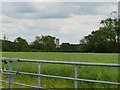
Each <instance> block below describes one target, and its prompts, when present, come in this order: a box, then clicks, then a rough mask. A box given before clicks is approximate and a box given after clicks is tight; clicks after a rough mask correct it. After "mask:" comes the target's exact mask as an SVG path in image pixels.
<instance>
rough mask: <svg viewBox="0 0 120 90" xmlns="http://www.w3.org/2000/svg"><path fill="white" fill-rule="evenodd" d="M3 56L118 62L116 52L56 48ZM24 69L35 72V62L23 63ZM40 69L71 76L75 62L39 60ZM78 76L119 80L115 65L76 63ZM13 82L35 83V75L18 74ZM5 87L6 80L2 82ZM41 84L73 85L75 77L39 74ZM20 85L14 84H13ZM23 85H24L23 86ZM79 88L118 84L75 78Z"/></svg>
mask: <svg viewBox="0 0 120 90" xmlns="http://www.w3.org/2000/svg"><path fill="white" fill-rule="evenodd" d="M2 57H8V58H21V59H33V60H34V59H36V60H51V61H69V62H92V63H113V64H118V54H115V53H113V54H105V53H60V52H59V53H57V52H2ZM16 65H17V64H16V63H13V70H16V68H17V67H16ZM22 71H23V72H30V73H38V63H30V62H25V63H23V69H22ZM41 73H42V74H46V75H56V76H64V77H65V76H66V77H74V66H72V65H59V64H46V63H42V64H41ZM5 77H6V76H5V75H2V78H3V79H5ZM78 78H81V79H90V80H92V79H93V80H100V81H111V82H118V68H116V67H100V66H78ZM14 81H15V82H18V83H24V84H29V85H34V86H37V85H38V77H36V76H28V75H22V74H20V75H17V76H15V79H14ZM3 86H4V87H7V84H5V83H3ZM41 86H42V87H44V88H74V81H72V80H64V79H55V78H47V77H41ZM20 87H22V86H18V85H13V88H20ZM23 88H25V87H23ZM78 88H117V86H116V85H109V84H100V83H90V82H83V81H78Z"/></svg>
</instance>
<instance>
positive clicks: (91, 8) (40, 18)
mask: <svg viewBox="0 0 120 90" xmlns="http://www.w3.org/2000/svg"><path fill="white" fill-rule="evenodd" d="M117 9H118V5H117V2H116V3H112V2H111V3H106V2H103V3H101V2H96V3H95V2H84V3H83V2H76V3H74V2H71V3H70V2H63V3H62V2H56V3H55V2H54V3H53V2H48V3H42V2H35V3H33V2H22V3H21V2H17V3H15V2H4V3H2V13H0V17H1V16H2V18H0V23H2V33H3V35H4V34H5V35H6V36H7V37H8V38H9V40H11V41H13V40H14V39H15V38H17V37H18V36H21V37H22V38H25V39H26V40H27V41H28V42H29V43H30V42H32V41H34V39H35V36H41V35H51V36H54V37H56V38H59V39H60V43H62V42H70V43H79V40H80V39H82V38H83V37H84V36H86V35H88V34H90V33H91V32H92V31H95V30H97V29H98V28H99V27H100V21H101V20H102V19H106V18H108V17H111V15H110V13H111V12H112V11H117ZM113 16H115V15H113Z"/></svg>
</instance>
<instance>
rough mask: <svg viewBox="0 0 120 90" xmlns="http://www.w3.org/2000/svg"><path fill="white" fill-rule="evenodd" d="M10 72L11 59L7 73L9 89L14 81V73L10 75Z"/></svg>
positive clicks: (10, 89)
mask: <svg viewBox="0 0 120 90" xmlns="http://www.w3.org/2000/svg"><path fill="white" fill-rule="evenodd" d="M11 72H12V61H9V74H8V77H9V78H8V85H9V90H12V83H13V82H14V75H11V74H10V73H11Z"/></svg>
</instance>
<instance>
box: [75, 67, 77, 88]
mask: <svg viewBox="0 0 120 90" xmlns="http://www.w3.org/2000/svg"><path fill="white" fill-rule="evenodd" d="M76 79H77V65H75V90H77V80H76Z"/></svg>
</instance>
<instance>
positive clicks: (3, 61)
mask: <svg viewBox="0 0 120 90" xmlns="http://www.w3.org/2000/svg"><path fill="white" fill-rule="evenodd" d="M0 59H1V72H2V73H3V74H7V77H8V79H7V80H6V81H3V80H0V82H6V83H8V88H9V89H10V90H11V89H12V84H15V85H21V86H26V87H32V88H38V89H45V88H43V87H41V80H40V77H51V78H59V79H68V80H74V81H75V83H74V88H75V89H77V81H85V82H93V83H104V84H113V85H120V83H116V82H108V81H97V80H88V79H79V78H77V66H78V65H85V66H105V67H120V64H105V63H86V62H64V61H47V60H29V59H16V58H0ZM14 61H16V62H17V71H12V62H14ZM7 62H9V69H8V70H6V65H5V64H7ZM23 62H36V63H38V74H34V73H27V72H22V63H23ZM41 63H52V64H68V65H74V67H75V68H74V74H75V77H74V78H71V77H61V76H52V75H45V74H41V73H40V68H41V67H40V64H41ZM2 65H3V66H2ZM3 68H4V69H3ZM19 74H25V75H33V76H38V86H32V85H26V84H21V83H16V82H14V75H19Z"/></svg>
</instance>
